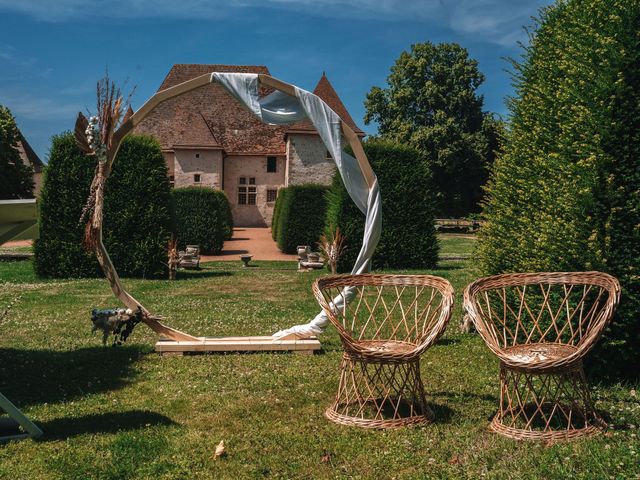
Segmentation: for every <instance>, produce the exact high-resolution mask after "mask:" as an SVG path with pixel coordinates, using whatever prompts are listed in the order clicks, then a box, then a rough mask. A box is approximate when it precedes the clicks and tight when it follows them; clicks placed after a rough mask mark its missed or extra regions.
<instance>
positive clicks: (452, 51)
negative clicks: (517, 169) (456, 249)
mask: <svg viewBox="0 0 640 480" xmlns="http://www.w3.org/2000/svg"><path fill="white" fill-rule="evenodd" d="M483 81H484V75H483V74H482V73H481V72H480V70H479V68H478V62H477V61H476V60H474V59H472V58H469V54H468V52H467V50H466V49H464V48H462V47H461V46H460V45H458V44H455V43H441V44H433V43H430V42H426V43H419V44H415V45H412V46H411V50H410V51H409V52H406V51H405V52H402V54H401V55H400V57H399V58H398V59H397V60H396V62H395V64H394V65H393V66H392V67H391V74H390V75H389V76H388V77H387V87H385V88H380V87H373V88H372V89H371V91H370V92H369V93H368V94H367V98H366V101H365V107H366V115H365V123H366V124H369V123H371V122H376V123H377V125H378V132H379V135H380V137H382V138H384V139H387V140H393V141H395V142H399V143H403V144H408V145H410V146H412V147H414V148H415V149H417V150H418V151H419V152H420V155H421V156H422V158H423V159H424V161H425V162H426V163H427V165H428V167H429V169H430V171H431V175H432V178H433V182H434V186H435V193H436V195H437V198H436V201H437V205H436V213H437V214H438V215H444V216H455V217H458V216H464V215H467V214H469V213H474V212H478V211H479V209H480V207H479V201H480V198H481V196H482V190H481V188H480V186H481V185H482V184H484V183H485V181H486V179H487V177H488V173H487V164H489V163H491V161H492V159H493V151H492V150H491V148H490V145H491V143H492V142H491V140H490V138H488V137H491V135H493V134H494V132H495V129H492V127H495V126H496V122H498V121H497V120H496V119H494V118H493V117H490V116H488V115H487V114H485V113H484V112H483V111H482V107H483V97H482V96H481V95H478V94H477V92H476V91H477V89H478V87H479V86H480V85H481V84H482V82H483ZM498 130H499V129H498ZM494 143H495V142H494Z"/></svg>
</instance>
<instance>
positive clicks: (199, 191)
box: [172, 187, 230, 255]
mask: <svg viewBox="0 0 640 480" xmlns="http://www.w3.org/2000/svg"><path fill="white" fill-rule="evenodd" d="M172 198H173V209H174V215H175V236H176V239H177V240H178V248H180V249H184V248H185V246H186V245H200V249H201V251H202V252H203V253H209V254H213V255H218V254H219V253H220V252H221V251H222V246H223V243H224V239H225V237H226V236H227V235H228V230H229V214H228V211H229V210H230V207H229V201H228V200H227V196H226V195H225V194H224V192H222V191H221V190H215V189H213V188H207V187H186V188H176V189H175V190H173V192H172Z"/></svg>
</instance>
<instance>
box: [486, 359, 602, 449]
mask: <svg viewBox="0 0 640 480" xmlns="http://www.w3.org/2000/svg"><path fill="white" fill-rule="evenodd" d="M604 427H606V423H605V422H604V421H603V420H602V419H601V418H600V417H599V416H598V415H597V413H596V411H595V409H594V408H593V404H592V402H591V398H590V396H589V391H588V388H587V383H586V379H585V376H584V370H583V368H582V364H580V363H578V364H575V365H571V366H569V367H567V368H566V369H564V370H555V371H553V372H547V373H540V372H531V371H526V370H522V369H513V368H510V367H508V366H506V365H505V364H501V366H500V407H499V409H498V412H497V413H496V415H495V417H494V418H493V420H492V422H491V425H490V429H491V430H493V431H494V432H497V433H499V434H501V435H504V436H506V437H510V438H513V439H516V440H543V441H560V440H571V439H574V438H579V437H584V436H589V435H594V434H597V433H599V432H600V431H601V430H602V429H603V428H604Z"/></svg>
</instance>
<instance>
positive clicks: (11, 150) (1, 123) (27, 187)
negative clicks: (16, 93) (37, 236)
mask: <svg viewBox="0 0 640 480" xmlns="http://www.w3.org/2000/svg"><path fill="white" fill-rule="evenodd" d="M20 138H21V137H20V131H19V130H18V126H17V125H16V121H15V119H14V118H13V115H12V114H11V111H10V110H9V109H8V108H7V107H5V106H3V105H0V200H11V199H17V198H32V197H33V171H32V170H31V168H30V167H29V166H27V165H25V164H24V163H22V159H21V158H20V153H19V152H18V148H17V145H18V142H19V141H20Z"/></svg>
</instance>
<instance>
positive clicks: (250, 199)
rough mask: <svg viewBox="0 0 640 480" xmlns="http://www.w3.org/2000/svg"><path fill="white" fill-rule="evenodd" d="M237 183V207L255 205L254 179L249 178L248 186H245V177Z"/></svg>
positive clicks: (255, 188)
mask: <svg viewBox="0 0 640 480" xmlns="http://www.w3.org/2000/svg"><path fill="white" fill-rule="evenodd" d="M238 183H239V184H240V186H239V187H238V205H255V204H256V196H257V187H255V184H256V179H255V177H249V182H248V184H249V186H247V177H240V178H239V179H238ZM251 185H254V186H251Z"/></svg>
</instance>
